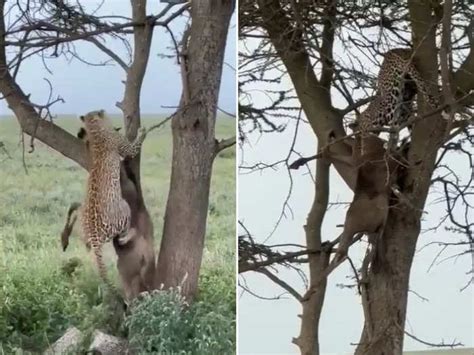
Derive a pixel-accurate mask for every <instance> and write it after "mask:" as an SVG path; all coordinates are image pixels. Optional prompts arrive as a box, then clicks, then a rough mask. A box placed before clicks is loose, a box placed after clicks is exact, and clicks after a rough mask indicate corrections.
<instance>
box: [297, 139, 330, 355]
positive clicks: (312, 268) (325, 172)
mask: <svg viewBox="0 0 474 355" xmlns="http://www.w3.org/2000/svg"><path fill="white" fill-rule="evenodd" d="M319 148H321V145H319ZM315 180H316V182H315V190H316V192H315V195H314V201H313V205H312V206H311V210H310V212H309V214H308V219H307V223H306V226H305V232H306V245H307V248H308V249H309V250H321V244H322V236H321V227H322V224H323V220H324V216H325V214H326V210H327V206H328V201H329V164H327V163H326V162H325V161H324V160H317V162H316V179H315ZM329 257H330V254H329V253H326V252H324V251H321V252H320V253H317V254H316V253H311V254H309V255H308V262H309V282H310V285H309V287H310V288H313V287H314V286H315V283H318V285H317V288H316V289H315V292H314V293H312V294H311V296H310V298H309V299H308V300H306V301H303V302H302V307H303V313H302V314H301V327H300V335H299V337H298V338H296V339H294V340H293V343H295V344H296V345H297V346H298V347H299V349H300V352H301V354H303V355H319V320H320V318H321V312H322V309H323V304H324V296H325V295H326V285H327V278H325V279H323V280H322V281H320V280H321V277H320V275H322V274H323V272H324V270H325V269H326V268H327V266H328V264H329Z"/></svg>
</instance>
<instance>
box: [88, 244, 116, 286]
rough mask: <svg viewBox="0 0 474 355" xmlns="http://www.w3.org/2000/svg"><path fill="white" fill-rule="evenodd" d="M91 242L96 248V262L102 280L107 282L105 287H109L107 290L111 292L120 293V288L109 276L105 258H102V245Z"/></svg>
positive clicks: (93, 247)
mask: <svg viewBox="0 0 474 355" xmlns="http://www.w3.org/2000/svg"><path fill="white" fill-rule="evenodd" d="M91 244H92V245H91V247H92V249H93V250H94V256H95V263H96V266H97V270H98V272H99V276H100V278H101V280H102V282H103V283H104V284H105V287H106V288H107V291H110V292H111V294H119V293H118V290H117V289H116V287H115V285H114V284H113V283H112V282H111V281H110V280H109V278H108V277H107V268H106V266H105V264H104V260H103V259H102V247H101V246H96V245H94V244H93V243H91Z"/></svg>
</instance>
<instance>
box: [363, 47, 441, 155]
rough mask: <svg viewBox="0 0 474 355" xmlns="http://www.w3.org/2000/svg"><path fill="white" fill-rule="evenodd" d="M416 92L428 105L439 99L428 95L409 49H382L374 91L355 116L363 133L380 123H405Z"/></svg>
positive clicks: (364, 134) (368, 131)
mask: <svg viewBox="0 0 474 355" xmlns="http://www.w3.org/2000/svg"><path fill="white" fill-rule="evenodd" d="M417 93H419V94H421V95H422V96H423V98H424V100H425V101H426V102H427V103H428V105H429V106H430V108H431V109H435V108H436V107H437V106H438V100H437V99H436V98H435V97H433V96H432V95H430V93H429V91H428V88H427V85H426V83H425V81H424V80H423V78H422V77H421V75H420V73H419V71H418V69H417V68H416V66H415V64H414V63H413V52H412V50H411V49H405V48H396V49H392V50H390V51H388V52H387V53H385V55H384V60H383V62H382V66H381V68H380V72H379V75H378V78H377V92H376V95H375V97H374V99H373V100H372V101H371V102H370V103H369V105H368V107H367V109H366V110H365V111H364V112H362V114H361V115H360V117H359V118H358V120H357V121H358V122H357V126H358V128H359V129H360V131H361V134H362V137H367V135H368V134H369V133H370V132H374V131H375V132H376V131H377V128H381V127H383V126H400V125H403V124H405V123H406V122H407V120H408V119H409V118H410V116H411V115H412V113H413V101H414V98H415V95H416V94H417ZM362 146H363V145H362Z"/></svg>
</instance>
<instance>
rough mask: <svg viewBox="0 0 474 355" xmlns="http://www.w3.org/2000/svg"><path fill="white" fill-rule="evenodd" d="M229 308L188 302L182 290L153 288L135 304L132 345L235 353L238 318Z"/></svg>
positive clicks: (144, 349)
mask: <svg viewBox="0 0 474 355" xmlns="http://www.w3.org/2000/svg"><path fill="white" fill-rule="evenodd" d="M227 308H228V306H227V305H226V304H220V305H215V304H211V303H204V302H202V301H196V302H195V303H193V304H192V305H191V306H188V305H187V303H186V302H185V300H184V298H183V297H182V296H181V294H180V292H179V290H169V291H155V292H152V293H151V294H150V295H147V296H144V297H143V298H141V299H139V300H136V301H135V302H134V303H133V304H132V308H131V315H130V316H129V317H128V318H127V319H126V325H127V327H128V331H129V341H130V345H131V347H132V348H133V349H134V350H136V351H138V352H139V353H150V352H153V353H159V354H232V353H234V352H235V350H234V346H235V320H234V316H233V315H231V316H230V317H229V314H228V309H227Z"/></svg>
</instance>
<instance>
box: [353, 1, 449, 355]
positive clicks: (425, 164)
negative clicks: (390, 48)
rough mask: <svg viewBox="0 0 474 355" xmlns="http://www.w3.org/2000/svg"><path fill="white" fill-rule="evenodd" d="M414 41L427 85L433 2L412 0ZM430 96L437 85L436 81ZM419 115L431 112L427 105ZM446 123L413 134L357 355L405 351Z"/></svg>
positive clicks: (379, 249) (424, 125)
mask: <svg viewBox="0 0 474 355" xmlns="http://www.w3.org/2000/svg"><path fill="white" fill-rule="evenodd" d="M408 5H409V10H410V17H411V22H412V31H413V44H414V48H417V50H416V54H415V59H416V60H417V63H420V64H419V67H418V69H419V70H420V72H421V74H422V76H423V77H424V79H425V80H426V82H428V83H436V82H437V53H438V52H437V49H436V41H435V38H436V37H435V30H436V26H435V23H436V19H435V18H434V17H433V16H432V8H431V6H432V5H431V3H430V2H420V1H410V2H409V4H408ZM430 89H431V94H432V95H435V94H436V91H437V90H436V86H434V85H431V87H430ZM418 102H419V103H420V104H421V105H420V108H421V110H419V112H418V114H419V115H423V114H424V113H426V112H429V111H430V108H427V107H426V105H425V103H424V102H423V101H422V100H420V97H419V98H418ZM445 131H446V121H445V120H443V119H442V118H441V117H440V115H439V114H438V115H434V116H432V117H430V118H429V119H425V120H421V121H420V122H419V123H417V124H416V125H415V127H414V128H413V132H412V136H411V137H412V139H411V146H410V150H409V152H408V159H409V162H410V168H409V169H407V171H406V174H405V176H400V177H399V179H398V180H399V181H398V185H399V187H400V191H401V192H402V193H403V194H404V196H405V198H406V199H407V200H408V201H410V205H408V204H405V203H403V202H402V201H397V202H398V206H397V208H392V209H391V210H390V212H389V215H388V219H387V223H386V226H385V228H384V232H383V235H382V237H381V238H380V240H379V241H378V242H377V245H376V254H377V255H378V256H377V257H376V258H375V260H373V261H372V266H371V268H370V270H369V273H368V277H367V280H364V281H365V282H364V286H365V287H366V289H367V299H366V300H364V301H365V303H366V304H367V306H366V307H367V310H366V314H368V315H369V317H368V318H369V319H367V317H366V319H365V323H364V329H363V332H362V335H361V340H360V343H359V345H358V347H357V350H356V355H362V354H364V355H366V354H370V355H372V354H373V355H381V354H386V355H392V354H394V355H398V354H400V355H401V354H402V352H403V338H404V330H405V320H406V310H407V300H408V290H409V280H410V270H411V265H412V263H413V257H414V254H415V249H416V243H417V240H418V235H419V232H420V224H421V222H420V221H421V216H422V211H423V208H424V205H425V202H426V198H427V196H428V191H429V187H430V185H431V176H432V174H433V170H434V167H435V161H436V155H437V151H438V149H439V147H440V145H441V143H442V140H443V139H444V132H445Z"/></svg>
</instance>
